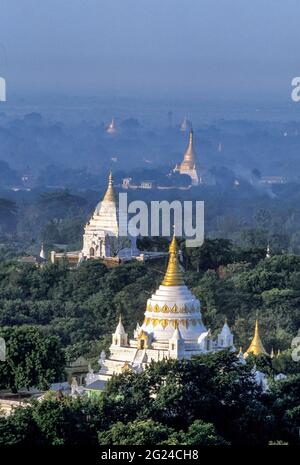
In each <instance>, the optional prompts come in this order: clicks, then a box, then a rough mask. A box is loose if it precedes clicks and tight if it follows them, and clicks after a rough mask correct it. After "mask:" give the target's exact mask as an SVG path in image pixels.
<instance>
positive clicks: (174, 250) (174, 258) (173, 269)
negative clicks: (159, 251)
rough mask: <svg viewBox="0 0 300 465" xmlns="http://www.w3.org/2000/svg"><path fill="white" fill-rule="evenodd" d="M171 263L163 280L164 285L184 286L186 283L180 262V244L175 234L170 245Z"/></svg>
mask: <svg viewBox="0 0 300 465" xmlns="http://www.w3.org/2000/svg"><path fill="white" fill-rule="evenodd" d="M169 255H170V256H169V263H168V267H167V271H166V274H165V277H164V280H163V282H162V285H163V286H182V285H183V284H184V281H183V276H182V271H181V269H180V266H179V262H178V246H177V241H176V237H175V234H174V236H173V239H172V241H171V244H170V247H169Z"/></svg>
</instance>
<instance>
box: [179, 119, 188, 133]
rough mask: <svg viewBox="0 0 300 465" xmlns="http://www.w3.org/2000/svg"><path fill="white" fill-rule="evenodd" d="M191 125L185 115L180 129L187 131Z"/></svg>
mask: <svg viewBox="0 0 300 465" xmlns="http://www.w3.org/2000/svg"><path fill="white" fill-rule="evenodd" d="M188 127H189V125H188V121H187V119H186V117H184V119H183V121H182V123H181V125H180V131H182V132H185V131H186V130H187V129H188Z"/></svg>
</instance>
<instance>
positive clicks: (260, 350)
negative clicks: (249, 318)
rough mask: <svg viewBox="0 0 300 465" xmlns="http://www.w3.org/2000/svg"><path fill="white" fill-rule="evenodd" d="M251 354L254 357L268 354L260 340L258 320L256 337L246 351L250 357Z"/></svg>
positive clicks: (256, 322)
mask: <svg viewBox="0 0 300 465" xmlns="http://www.w3.org/2000/svg"><path fill="white" fill-rule="evenodd" d="M250 353H252V354H254V355H259V354H267V352H266V350H265V348H264V346H263V343H262V342H261V339H260V335H259V324H258V318H256V321H255V330H254V337H253V339H252V341H251V344H250V346H249V348H248V349H247V351H246V354H248V355H249V354H250Z"/></svg>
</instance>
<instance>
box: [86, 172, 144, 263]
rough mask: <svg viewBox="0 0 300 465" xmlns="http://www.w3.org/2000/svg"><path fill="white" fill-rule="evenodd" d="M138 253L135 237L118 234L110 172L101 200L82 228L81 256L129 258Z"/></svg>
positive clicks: (115, 201)
mask: <svg viewBox="0 0 300 465" xmlns="http://www.w3.org/2000/svg"><path fill="white" fill-rule="evenodd" d="M139 254H140V252H139V250H138V249H137V247H136V238H135V237H132V236H129V235H128V236H126V237H125V236H120V224H119V209H118V202H117V199H116V196H115V193H114V189H113V178H112V174H111V173H110V175H109V181H108V188H107V191H106V193H105V195H104V198H103V200H102V201H101V202H99V203H98V205H97V206H96V209H95V211H94V213H93V215H92V217H91V219H90V220H89V221H88V223H87V224H86V226H85V228H84V234H83V248H82V252H81V256H82V257H83V258H107V257H119V258H125V259H126V258H129V259H130V258H131V257H134V256H138V255H139Z"/></svg>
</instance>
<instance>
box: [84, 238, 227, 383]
mask: <svg viewBox="0 0 300 465" xmlns="http://www.w3.org/2000/svg"><path fill="white" fill-rule="evenodd" d="M224 348H231V349H232V350H235V348H234V346H233V336H232V334H231V331H230V329H229V327H228V325H227V323H225V324H224V327H223V329H222V331H221V333H220V335H219V336H218V339H217V341H214V340H213V338H212V336H211V333H210V331H207V330H206V328H205V326H204V324H203V321H202V315H201V306H200V301H199V300H198V299H197V298H196V297H195V296H194V295H193V294H192V293H191V291H190V290H189V289H188V288H187V286H186V285H185V284H184V280H183V272H182V269H181V267H180V264H179V260H178V247H177V242H176V238H175V236H174V237H173V239H172V242H171V244H170V249H169V263H168V267H167V270H166V273H165V277H164V279H163V282H162V284H161V285H160V286H159V288H158V289H157V290H156V292H155V293H154V294H153V295H152V297H151V298H150V299H148V301H147V307H146V311H145V317H144V321H143V323H142V325H141V326H140V325H139V324H137V327H136V330H135V331H134V336H133V338H132V339H130V340H128V335H127V333H126V331H125V328H124V326H123V323H122V320H121V317H120V319H119V322H118V325H117V328H116V330H115V332H114V333H113V334H112V344H111V346H110V356H109V357H106V355H105V354H104V353H103V352H102V353H101V356H100V359H99V364H100V371H99V372H98V373H93V372H89V373H88V375H87V378H86V384H87V386H86V389H87V390H89V389H90V386H91V385H92V383H94V382H95V381H97V380H101V381H107V380H109V379H110V378H111V376H112V375H113V374H119V373H122V372H124V371H127V370H132V371H136V372H139V371H141V370H143V369H145V367H146V366H147V364H148V363H149V362H150V361H152V360H153V361H159V360H163V359H169V358H172V359H182V358H187V359H190V358H191V357H192V356H194V355H198V354H203V353H208V352H214V351H217V350H220V349H224Z"/></svg>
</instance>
